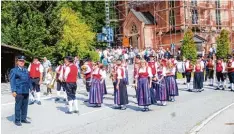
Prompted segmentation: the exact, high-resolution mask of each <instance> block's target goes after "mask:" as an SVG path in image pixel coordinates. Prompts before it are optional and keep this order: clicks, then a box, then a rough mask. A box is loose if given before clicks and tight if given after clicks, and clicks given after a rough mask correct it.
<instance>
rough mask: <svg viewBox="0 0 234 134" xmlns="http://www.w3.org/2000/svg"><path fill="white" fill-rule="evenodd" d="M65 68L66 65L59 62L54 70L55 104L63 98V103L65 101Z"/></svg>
mask: <svg viewBox="0 0 234 134" xmlns="http://www.w3.org/2000/svg"><path fill="white" fill-rule="evenodd" d="M65 68H66V65H65V64H62V62H60V65H59V66H58V67H57V68H56V69H55V71H56V81H57V98H56V99H55V102H57V101H59V99H60V98H63V101H66V98H67V93H66V83H65V81H64V73H65ZM61 88H63V91H62V92H63V97H62V96H61Z"/></svg>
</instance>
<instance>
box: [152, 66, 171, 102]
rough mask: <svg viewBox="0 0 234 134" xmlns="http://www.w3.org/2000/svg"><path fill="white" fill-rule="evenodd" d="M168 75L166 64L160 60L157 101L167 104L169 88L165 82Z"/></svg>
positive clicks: (157, 78) (157, 75) (156, 88)
mask: <svg viewBox="0 0 234 134" xmlns="http://www.w3.org/2000/svg"><path fill="white" fill-rule="evenodd" d="M165 76H166V67H165V66H164V63H163V62H160V65H159V66H158V67H157V73H156V87H155V90H156V96H155V98H156V101H159V105H161V106H166V104H167V103H166V101H167V98H168V97H167V88H166V82H165Z"/></svg>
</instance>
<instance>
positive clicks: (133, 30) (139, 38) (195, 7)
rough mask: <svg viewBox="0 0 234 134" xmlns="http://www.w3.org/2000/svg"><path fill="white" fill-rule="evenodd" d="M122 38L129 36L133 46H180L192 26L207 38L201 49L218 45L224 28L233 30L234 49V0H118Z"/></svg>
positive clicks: (194, 30)
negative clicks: (217, 40)
mask: <svg viewBox="0 0 234 134" xmlns="http://www.w3.org/2000/svg"><path fill="white" fill-rule="evenodd" d="M115 9H116V11H117V13H118V22H119V25H120V27H119V29H118V31H117V34H118V37H128V38H129V40H130V45H131V46H132V47H138V48H140V49H144V48H145V47H152V48H154V49H157V48H158V47H160V46H162V47H170V46H171V44H175V46H176V48H178V47H180V45H181V40H183V35H184V31H186V29H187V28H191V29H192V30H193V32H194V35H195V36H196V37H199V38H201V39H202V40H204V43H203V44H202V46H201V47H198V49H201V48H203V47H205V48H206V50H208V48H209V47H210V46H211V45H212V44H213V45H214V46H215V45H216V44H215V43H216V37H217V36H218V35H219V33H220V31H221V30H222V29H227V30H228V31H229V32H230V48H234V1H231V0H229V1H221V0H218V1H211V0H209V1H198V0H186V1H118V2H116V4H115Z"/></svg>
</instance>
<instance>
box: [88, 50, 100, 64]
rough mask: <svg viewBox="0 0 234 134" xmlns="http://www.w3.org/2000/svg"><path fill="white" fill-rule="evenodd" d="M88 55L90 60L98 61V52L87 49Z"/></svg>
mask: <svg viewBox="0 0 234 134" xmlns="http://www.w3.org/2000/svg"><path fill="white" fill-rule="evenodd" d="M89 56H90V57H91V60H92V61H94V62H96V61H99V60H100V58H99V54H98V53H97V52H96V51H89Z"/></svg>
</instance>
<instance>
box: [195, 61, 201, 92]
mask: <svg viewBox="0 0 234 134" xmlns="http://www.w3.org/2000/svg"><path fill="white" fill-rule="evenodd" d="M202 69H203V68H202V65H201V61H200V58H199V57H198V59H197V61H196V64H195V66H194V80H193V88H194V89H195V91H196V92H201V91H202V88H203V81H202V77H203V73H202Z"/></svg>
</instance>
